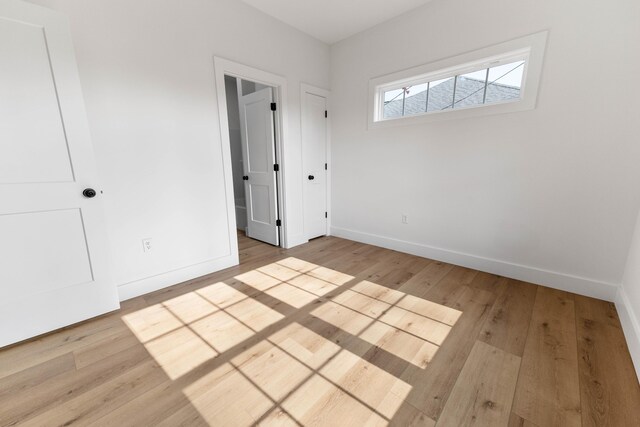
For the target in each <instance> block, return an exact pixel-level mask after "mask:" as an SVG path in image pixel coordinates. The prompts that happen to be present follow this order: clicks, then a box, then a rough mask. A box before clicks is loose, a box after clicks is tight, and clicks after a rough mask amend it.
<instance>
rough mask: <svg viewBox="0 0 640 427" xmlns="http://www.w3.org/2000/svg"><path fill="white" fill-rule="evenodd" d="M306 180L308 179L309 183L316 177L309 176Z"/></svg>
mask: <svg viewBox="0 0 640 427" xmlns="http://www.w3.org/2000/svg"><path fill="white" fill-rule="evenodd" d="M307 178H309V181H313V180H314V179H316V177H315V176H313V175H309V176H308V177H307Z"/></svg>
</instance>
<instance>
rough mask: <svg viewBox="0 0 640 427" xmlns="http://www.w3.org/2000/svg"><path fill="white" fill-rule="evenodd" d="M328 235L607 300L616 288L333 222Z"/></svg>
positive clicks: (614, 295)
mask: <svg viewBox="0 0 640 427" xmlns="http://www.w3.org/2000/svg"><path fill="white" fill-rule="evenodd" d="M331 235H332V236H336V237H342V238H345V239H349V240H355V241H357V242H362V243H367V244H371V245H375V246H380V247H383V248H387V249H393V250H396V251H399V252H405V253H409V254H412V255H417V256H421V257H425V258H429V259H434V260H437V261H442V262H446V263H449V264H455V265H459V266H462V267H467V268H473V269H474V270H480V271H485V272H487V273H492V274H497V275H500V276H504V277H509V278H512V279H517V280H522V281H524V282H530V283H535V284H538V285H543V286H548V287H550V288H554V289H559V290H562V291H567V292H572V293H576V294H580V295H585V296H588V297H593V298H598V299H602V300H606V301H614V300H615V298H616V293H617V290H618V286H617V285H614V284H612V283H605V282H599V281H596V280H591V279H588V278H585V277H579V276H573V275H570V274H564V273H558V272H555V271H548V270H542V269H539V268H535V267H528V266H526V265H520V264H513V263H510V262H506V261H500V260H496V259H491V258H484V257H480V256H476V255H470V254H465V253H462V252H456V251H451V250H448V249H441V248H436V247H433V246H427V245H423V244H420V243H413V242H407V241H405V240H398V239H394V238H391V237H385V236H379V235H376V234H369V233H364V232H361V231H356V230H350V229H346V228H341V227H335V226H332V227H331Z"/></svg>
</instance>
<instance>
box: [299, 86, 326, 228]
mask: <svg viewBox="0 0 640 427" xmlns="http://www.w3.org/2000/svg"><path fill="white" fill-rule="evenodd" d="M326 111H327V98H325V97H323V96H320V95H316V94H313V93H309V92H306V91H305V92H303V96H302V150H303V153H304V154H303V171H304V183H305V184H304V231H305V235H306V238H307V239H313V238H314V237H318V236H324V235H325V234H327V170H326V164H327V118H326Z"/></svg>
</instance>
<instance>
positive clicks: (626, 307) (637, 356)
mask: <svg viewBox="0 0 640 427" xmlns="http://www.w3.org/2000/svg"><path fill="white" fill-rule="evenodd" d="M616 309H617V310H618V316H620V323H621V324H622V330H623V331H624V337H625V339H626V340H627V346H628V347H629V353H631V359H633V365H634V366H635V368H636V375H637V376H638V380H639V381H640V323H639V322H638V316H637V314H638V313H636V312H634V309H633V305H631V303H630V302H629V299H628V298H627V294H626V293H625V292H624V289H622V288H620V289H619V290H618V296H617V297H616Z"/></svg>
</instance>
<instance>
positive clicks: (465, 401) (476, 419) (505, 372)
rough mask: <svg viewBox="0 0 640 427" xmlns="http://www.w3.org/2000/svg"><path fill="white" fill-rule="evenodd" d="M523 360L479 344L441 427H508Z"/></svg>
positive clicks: (460, 377)
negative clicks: (476, 426) (474, 426)
mask: <svg viewBox="0 0 640 427" xmlns="http://www.w3.org/2000/svg"><path fill="white" fill-rule="evenodd" d="M519 369H520V358H519V357H518V356H514V355H513V354H511V353H508V352H505V351H503V350H500V349H499V348H496V347H493V346H491V345H489V344H486V343H484V342H482V341H476V343H475V345H474V347H473V349H472V350H471V353H470V354H469V357H468V358H467V361H466V363H465V365H464V367H463V368H462V372H460V376H459V377H458V380H457V381H456V384H455V386H454V387H453V390H452V391H451V394H450V395H449V399H448V400H447V403H446V405H445V407H444V410H443V411H442V414H441V415H440V419H439V421H438V427H447V426H451V427H457V426H461V425H465V426H471V425H478V426H499V425H506V424H507V422H508V421H509V416H510V414H511V404H512V402H513V393H514V391H515V388H516V381H517V379H518V371H519Z"/></svg>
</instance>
